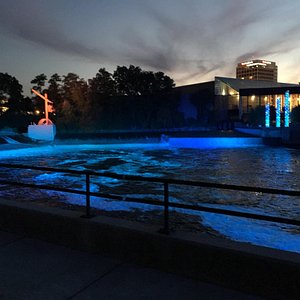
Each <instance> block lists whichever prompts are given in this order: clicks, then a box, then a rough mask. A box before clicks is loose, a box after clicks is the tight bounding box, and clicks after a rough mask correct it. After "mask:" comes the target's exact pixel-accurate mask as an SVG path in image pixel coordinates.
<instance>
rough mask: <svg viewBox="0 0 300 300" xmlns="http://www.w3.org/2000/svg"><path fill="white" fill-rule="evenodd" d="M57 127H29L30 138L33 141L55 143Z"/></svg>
mask: <svg viewBox="0 0 300 300" xmlns="http://www.w3.org/2000/svg"><path fill="white" fill-rule="evenodd" d="M55 134H56V127H55V125H54V124H51V125H29V126H28V137H29V138H31V139H33V140H41V141H54V138H55Z"/></svg>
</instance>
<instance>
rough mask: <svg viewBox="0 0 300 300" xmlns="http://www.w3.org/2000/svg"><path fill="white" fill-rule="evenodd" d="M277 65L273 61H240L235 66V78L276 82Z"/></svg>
mask: <svg viewBox="0 0 300 300" xmlns="http://www.w3.org/2000/svg"><path fill="white" fill-rule="evenodd" d="M277 73H278V69H277V65H276V63H275V62H272V61H267V60H261V59H255V60H249V61H245V62H241V63H239V64H238V65H237V67H236V78H238V79H248V80H264V81H273V82H277Z"/></svg>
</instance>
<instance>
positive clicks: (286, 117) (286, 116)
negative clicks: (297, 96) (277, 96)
mask: <svg viewBox="0 0 300 300" xmlns="http://www.w3.org/2000/svg"><path fill="white" fill-rule="evenodd" d="M289 126H290V91H286V92H285V94H284V127H289Z"/></svg>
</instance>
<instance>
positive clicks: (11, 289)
mask: <svg viewBox="0 0 300 300" xmlns="http://www.w3.org/2000/svg"><path fill="white" fill-rule="evenodd" d="M0 299H172V300H173V299H231V300H234V299H245V300H247V299H259V298H258V297H254V296H250V295H247V294H244V293H241V292H238V291H234V290H231V289H227V288H223V287H221V286H217V285H214V284H209V283H205V282H200V281H196V280H192V279H188V278H185V277H181V276H178V275H174V274H171V273H166V272H162V271H158V270H155V269H151V268H146V267H142V266H138V265H135V264H133V263H131V262H130V261H121V260H117V259H115V258H111V257H107V256H103V255H98V254H93V253H90V252H84V251H78V250H74V249H71V248H67V247H64V246H58V245H55V244H51V243H48V242H44V241H41V240H37V239H31V238H27V237H24V236H20V235H16V234H13V233H9V232H5V231H1V230H0Z"/></svg>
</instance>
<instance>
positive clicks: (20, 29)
mask: <svg viewBox="0 0 300 300" xmlns="http://www.w3.org/2000/svg"><path fill="white" fill-rule="evenodd" d="M12 2H15V1H12ZM25 2H26V3H25ZM14 4H15V5H14ZM14 4H12V3H11V1H10V2H2V3H1V4H0V24H1V25H2V30H3V29H5V30H6V34H9V35H13V36H15V37H17V38H21V39H23V40H25V41H29V42H32V43H34V44H36V45H38V46H43V47H46V48H48V49H51V50H54V51H57V52H60V53H63V54H66V55H75V56H77V57H81V58H85V59H87V58H88V59H90V60H93V61H99V60H105V59H106V58H107V54H106V53H104V51H102V50H101V49H98V48H92V47H89V46H88V45H86V44H84V43H82V42H81V41H79V40H72V39H70V38H69V37H68V35H67V34H66V33H65V32H64V29H63V27H62V26H61V24H60V22H59V21H58V20H56V19H55V18H51V15H48V14H47V13H45V11H46V8H45V7H44V6H43V5H41V3H39V2H38V1H28V2H27V1H24V3H22V2H21V3H20V2H15V3H14ZM20 12H22V13H20Z"/></svg>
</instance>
